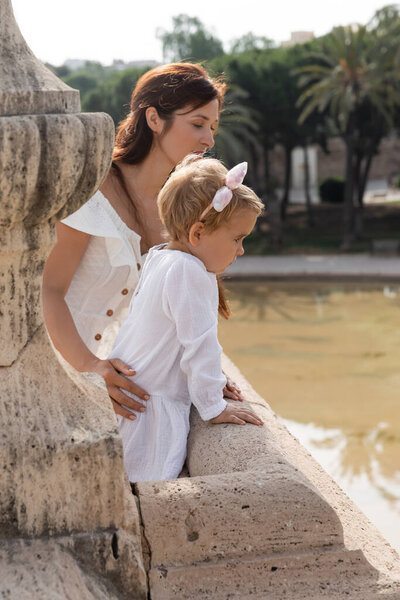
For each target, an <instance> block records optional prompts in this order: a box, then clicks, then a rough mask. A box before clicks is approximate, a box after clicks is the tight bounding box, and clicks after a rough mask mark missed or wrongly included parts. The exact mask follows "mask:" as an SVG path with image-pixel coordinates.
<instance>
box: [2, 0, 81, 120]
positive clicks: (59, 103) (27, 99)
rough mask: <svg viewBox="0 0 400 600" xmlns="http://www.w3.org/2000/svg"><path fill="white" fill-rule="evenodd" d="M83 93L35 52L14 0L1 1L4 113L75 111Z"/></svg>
mask: <svg viewBox="0 0 400 600" xmlns="http://www.w3.org/2000/svg"><path fill="white" fill-rule="evenodd" d="M79 110H80V100H79V92H78V91H77V90H73V89H72V88H70V87H69V86H67V85H66V84H65V83H63V82H62V81H60V80H59V79H58V77H56V76H55V75H54V74H53V73H52V72H51V71H49V70H48V69H47V68H46V67H45V66H44V65H43V64H42V63H41V62H40V61H39V60H38V59H37V58H36V57H35V56H34V55H33V54H32V52H31V50H30V49H29V47H28V45H27V44H26V42H25V40H24V38H23V37H22V35H21V32H20V30H19V28H18V25H17V24H16V22H15V18H14V13H13V10H12V6H11V2H10V0H2V1H1V2H0V116H2V115H25V114H39V113H71V112H72V113H75V112H79Z"/></svg>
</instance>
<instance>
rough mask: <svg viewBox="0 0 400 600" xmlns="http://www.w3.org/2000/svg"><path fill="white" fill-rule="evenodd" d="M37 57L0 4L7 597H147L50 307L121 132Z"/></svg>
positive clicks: (98, 401) (126, 515) (112, 424)
mask: <svg viewBox="0 0 400 600" xmlns="http://www.w3.org/2000/svg"><path fill="white" fill-rule="evenodd" d="M79 111H80V101H79V93H78V92H77V91H76V90H72V89H70V88H69V87H68V86H66V85H65V84H64V83H62V82H61V81H59V80H58V79H57V78H56V77H55V76H54V75H53V74H52V73H51V72H50V71H48V70H47V69H46V68H45V67H44V66H43V65H42V64H41V63H40V62H39V61H37V60H36V59H35V57H34V56H33V55H32V53H31V51H30V50H29V48H28V47H27V45H26V43H25V41H24V40H23V38H22V36H21V34H20V32H19V30H18V27H17V25H16V23H15V20H14V16H13V13H12V8H11V4H10V2H9V0H0V210H1V212H0V246H1V253H0V289H1V298H0V365H1V366H0V375H1V377H0V415H1V423H2V435H1V438H0V456H1V465H2V469H1V480H0V515H1V516H0V539H1V544H0V546H1V551H0V597H2V598H10V599H14V598H15V599H16V600H17V599H18V600H21V599H22V598H29V599H36V598H37V599H38V600H39V598H40V599H41V600H46V599H49V600H50V599H51V600H54V598H74V599H75V598H76V599H78V598H79V599H89V598H90V599H92V598H93V599H95V598H96V599H100V598H104V600H105V599H106V598H107V599H109V598H128V597H129V598H146V597H147V578H146V572H145V570H144V567H143V556H142V549H141V536H140V520H139V513H138V510H137V507H136V503H135V500H134V497H133V496H132V494H131V493H130V487H129V483H128V481H127V480H126V476H125V473H124V468H123V463H122V447H121V441H120V438H119V435H118V430H117V427H116V421H115V416H114V413H113V411H112V409H111V405H110V402H109V400H108V398H107V395H106V394H105V393H104V390H102V389H100V388H97V387H96V386H95V385H93V384H91V383H90V382H88V381H85V380H83V379H82V381H81V380H80V379H79V377H78V376H77V375H75V379H73V378H71V377H70V376H69V375H68V374H67V373H66V371H65V370H64V369H63V368H62V367H61V365H60V364H59V362H58V360H57V358H56V356H55V354H54V352H53V350H52V348H51V346H50V344H49V341H48V338H47V335H46V332H45V329H44V325H43V316H42V310H41V303H40V287H41V279H42V272H43V265H44V262H45V260H46V258H47V255H48V253H49V251H50V248H51V247H52V245H53V244H54V241H55V237H54V223H55V222H56V221H57V220H58V219H59V218H61V217H63V216H64V215H66V214H68V213H71V212H73V211H74V210H76V209H77V208H78V207H79V206H80V205H81V204H82V203H83V202H85V201H86V200H87V199H88V198H89V197H90V196H91V195H92V194H93V193H94V192H95V191H96V189H97V188H98V186H99V185H100V184H101V182H102V180H103V178H104V176H105V174H106V172H107V170H108V168H109V165H110V160H111V152H112V147H113V140H114V126H113V122H112V120H111V118H110V117H109V116H108V115H105V114H81V113H80V112H79Z"/></svg>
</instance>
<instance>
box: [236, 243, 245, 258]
mask: <svg viewBox="0 0 400 600" xmlns="http://www.w3.org/2000/svg"><path fill="white" fill-rule="evenodd" d="M237 253H238V256H242V255H243V254H244V248H243V246H242V244H240V248H239V249H238V251H237Z"/></svg>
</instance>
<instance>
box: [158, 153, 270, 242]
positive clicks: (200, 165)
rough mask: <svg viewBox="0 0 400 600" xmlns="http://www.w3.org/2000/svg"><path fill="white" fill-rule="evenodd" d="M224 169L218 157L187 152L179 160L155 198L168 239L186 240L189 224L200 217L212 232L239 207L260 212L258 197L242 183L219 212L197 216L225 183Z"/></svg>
mask: <svg viewBox="0 0 400 600" xmlns="http://www.w3.org/2000/svg"><path fill="white" fill-rule="evenodd" d="M227 172H228V171H227V169H226V168H225V167H224V165H223V164H222V163H221V162H220V161H219V160H217V159H215V158H200V157H199V156H198V155H196V154H190V155H189V156H187V157H186V158H185V159H184V160H183V161H182V162H181V163H179V165H178V166H177V167H176V169H175V171H174V172H173V173H172V175H171V176H170V178H169V179H168V181H167V182H166V184H165V185H164V187H163V188H162V190H161V191H160V193H159V195H158V200H157V204H158V210H159V213H160V217H161V221H162V223H163V225H164V227H165V229H166V231H167V235H168V238H169V239H170V240H171V241H177V240H181V239H182V237H183V238H185V239H187V237H188V235H189V231H190V228H191V226H192V225H193V224H194V223H196V222H198V221H200V220H201V222H202V223H204V226H205V228H206V229H207V230H208V231H214V230H215V229H218V227H220V226H221V225H222V223H223V222H226V221H227V220H228V219H229V218H230V217H231V216H232V214H233V213H234V212H235V211H236V210H238V209H249V210H253V211H254V212H255V213H256V214H257V215H259V214H261V212H262V210H263V204H262V202H261V200H260V199H259V198H258V196H257V195H256V194H255V193H254V192H253V190H251V189H250V188H249V187H247V186H246V185H243V184H242V185H239V187H238V188H236V190H233V192H232V193H233V195H232V200H231V201H230V202H229V204H228V205H227V206H226V207H225V208H224V209H223V210H222V211H221V212H217V211H216V210H214V209H211V210H210V211H209V212H208V213H207V214H206V215H205V216H204V218H203V219H200V217H201V214H202V213H203V211H204V210H205V209H206V208H207V206H209V204H210V203H211V202H212V199H213V198H214V195H215V193H216V191H217V190H219V189H220V188H221V187H223V186H224V185H225V177H226V174H227Z"/></svg>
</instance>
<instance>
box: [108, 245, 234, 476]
mask: <svg viewBox="0 0 400 600" xmlns="http://www.w3.org/2000/svg"><path fill="white" fill-rule="evenodd" d="M217 327H218V286H217V281H216V276H215V275H214V274H213V273H209V272H208V271H207V270H206V268H205V266H204V264H203V263H202V262H201V261H200V260H199V259H197V258H196V257H194V256H192V255H190V254H187V253H185V252H180V251H178V250H169V249H166V248H165V244H164V245H160V246H155V247H154V248H151V250H150V251H149V254H148V257H147V260H146V262H145V264H144V267H143V271H142V276H141V278H140V281H139V285H138V286H137V288H136V290H135V293H134V296H133V298H132V302H131V306H130V308H129V314H128V317H127V318H126V320H125V321H124V323H123V324H122V326H121V329H120V330H119V333H118V335H117V338H116V340H115V343H114V347H113V349H112V352H111V354H110V357H119V358H121V359H122V360H123V361H125V362H127V363H128V364H129V365H131V367H132V368H134V369H135V371H136V372H137V375H135V376H134V378H133V381H135V383H137V384H138V385H140V386H141V387H143V388H144V389H145V390H147V391H148V392H149V394H150V400H149V401H148V402H147V403H146V407H147V408H146V411H145V412H144V413H136V415H137V418H136V420H135V421H130V420H128V419H123V418H122V417H118V421H119V428H120V433H121V436H122V442H123V446H124V462H125V468H126V471H127V474H128V477H129V480H130V481H131V482H137V481H152V480H153V481H154V480H161V479H171V478H175V477H178V475H179V473H180V472H181V470H182V466H183V464H184V461H185V458H186V443H187V436H188V433H189V413H190V405H191V402H193V404H194V405H195V406H196V408H197V409H198V411H199V413H200V416H201V418H202V419H204V420H209V419H212V418H213V417H216V416H217V415H219V414H220V413H221V412H222V411H223V410H224V409H225V407H226V401H225V400H224V399H223V388H224V386H225V384H226V377H225V376H224V375H223V373H222V367H221V351H222V349H221V346H220V344H219V343H218V338H217Z"/></svg>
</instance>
